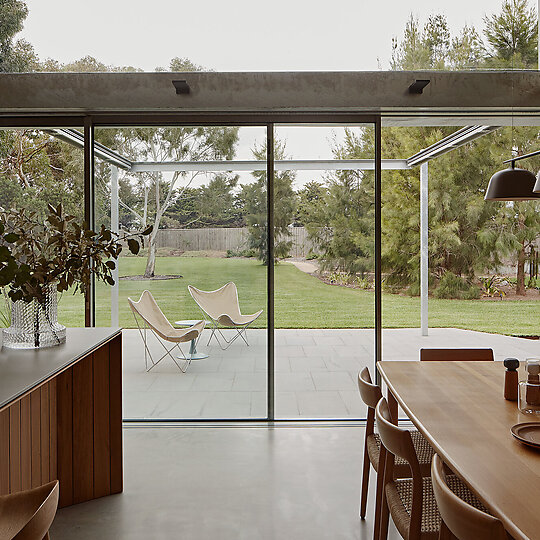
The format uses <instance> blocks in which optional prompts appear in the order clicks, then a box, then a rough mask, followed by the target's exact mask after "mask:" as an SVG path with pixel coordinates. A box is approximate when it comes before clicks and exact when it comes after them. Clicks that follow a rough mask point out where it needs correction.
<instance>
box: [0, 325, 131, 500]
mask: <svg viewBox="0 0 540 540" xmlns="http://www.w3.org/2000/svg"><path fill="white" fill-rule="evenodd" d="M54 479H58V480H59V481H60V502H59V506H60V507H64V506H69V505H72V504H76V503H79V502H83V501H88V500H90V499H95V498H98V497H103V496H105V495H110V494H112V493H119V492H121V491H122V331H121V329H119V328H68V329H67V337H66V342H65V343H64V344H62V345H59V346H56V347H49V348H44V349H32V350H14V349H8V348H6V347H2V349H1V350H0V494H6V493H14V492H16V491H21V490H25V489H30V488H32V487H36V486H39V485H41V484H44V483H46V482H49V481H51V480H54Z"/></svg>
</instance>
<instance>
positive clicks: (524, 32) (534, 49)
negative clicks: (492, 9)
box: [484, 0, 538, 69]
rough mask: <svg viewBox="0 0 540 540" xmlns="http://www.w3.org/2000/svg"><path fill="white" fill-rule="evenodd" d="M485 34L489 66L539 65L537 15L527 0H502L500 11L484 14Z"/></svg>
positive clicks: (526, 66) (527, 66)
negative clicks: (528, 5) (529, 6)
mask: <svg viewBox="0 0 540 540" xmlns="http://www.w3.org/2000/svg"><path fill="white" fill-rule="evenodd" d="M484 34H485V36H486V41H487V46H486V54H487V65H488V66H489V67H495V68H499V69H501V68H506V69H508V68H536V66H537V65H538V19H537V14H536V10H535V9H534V8H533V7H531V8H528V7H527V0H503V3H502V8H501V12H500V13H498V14H493V15H490V16H489V17H488V16H486V17H484Z"/></svg>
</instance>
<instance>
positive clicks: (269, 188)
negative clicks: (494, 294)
mask: <svg viewBox="0 0 540 540" xmlns="http://www.w3.org/2000/svg"><path fill="white" fill-rule="evenodd" d="M266 204H267V220H268V221H267V227H266V228H267V244H268V245H267V249H268V270H267V275H266V277H267V287H266V288H267V293H266V294H267V299H268V304H267V317H268V334H267V346H266V350H267V354H268V363H267V371H268V375H267V377H268V378H267V383H268V385H267V400H268V411H267V414H268V420H270V421H272V420H274V418H275V407H274V124H268V125H267V126H266Z"/></svg>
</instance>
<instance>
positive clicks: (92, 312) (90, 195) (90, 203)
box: [84, 116, 96, 326]
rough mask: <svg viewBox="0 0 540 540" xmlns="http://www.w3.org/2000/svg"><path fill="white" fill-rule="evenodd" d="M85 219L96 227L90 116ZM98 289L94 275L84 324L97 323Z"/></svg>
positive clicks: (87, 123)
mask: <svg viewBox="0 0 540 540" xmlns="http://www.w3.org/2000/svg"><path fill="white" fill-rule="evenodd" d="M84 221H85V222H86V223H87V225H88V227H90V228H91V229H93V228H94V125H93V123H92V118H91V117H90V116H85V117H84ZM95 304H96V291H95V280H94V275H93V274H92V275H91V276H90V282H89V283H88V287H87V290H86V294H85V295H84V325H85V326H95V325H96V309H95Z"/></svg>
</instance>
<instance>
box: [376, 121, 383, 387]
mask: <svg viewBox="0 0 540 540" xmlns="http://www.w3.org/2000/svg"><path fill="white" fill-rule="evenodd" d="M381 145H382V128H381V118H380V116H379V117H378V118H377V120H376V122H375V362H379V361H380V360H382V261H381V246H382V241H381V217H382V196H381V190H382V185H381V176H382V172H381V160H382V151H381ZM375 378H376V381H377V382H379V373H378V371H377V368H376V366H375Z"/></svg>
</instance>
